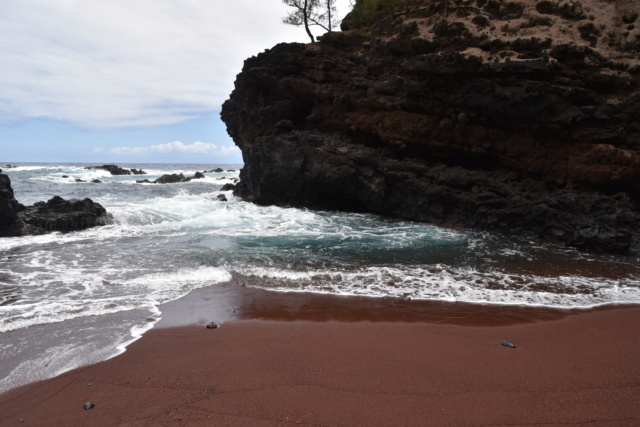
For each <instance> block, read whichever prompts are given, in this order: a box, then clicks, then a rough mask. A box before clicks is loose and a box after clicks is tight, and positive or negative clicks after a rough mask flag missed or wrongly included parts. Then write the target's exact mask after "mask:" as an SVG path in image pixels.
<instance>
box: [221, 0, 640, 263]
mask: <svg viewBox="0 0 640 427" xmlns="http://www.w3.org/2000/svg"><path fill="white" fill-rule="evenodd" d="M403 3H404V4H405V5H406V6H407V7H406V8H404V7H403V8H401V9H397V10H392V11H387V12H385V11H384V10H382V9H381V11H380V12H379V15H378V17H377V18H376V20H375V21H374V22H373V24H372V25H371V26H370V27H367V28H354V27H353V25H354V23H353V21H351V22H350V23H349V25H348V28H351V31H349V32H343V33H332V34H328V35H325V36H323V37H322V38H321V42H320V43H314V44H312V45H304V44H297V43H293V44H279V45H277V46H275V47H274V48H272V49H270V50H268V51H265V52H264V53H261V54H260V55H258V56H256V57H252V58H249V59H247V60H246V61H245V64H244V68H243V70H242V72H241V73H240V74H239V75H238V76H237V79H236V82H235V89H234V91H233V92H232V94H231V96H230V98H229V100H227V101H226V102H225V103H224V105H223V108H222V113H221V117H222V119H223V121H224V122H225V123H226V125H227V130H228V132H229V134H230V135H231V136H232V138H233V140H234V142H235V143H236V144H237V145H238V147H239V148H240V149H241V150H242V153H243V159H244V163H245V166H244V167H243V169H242V170H241V172H240V182H239V184H238V185H237V186H236V188H235V190H234V194H235V195H237V196H240V197H242V198H244V199H245V200H249V201H253V202H255V203H258V204H276V205H290V206H305V207H310V208H317V209H340V210H347V211H367V212H374V213H380V214H385V215H391V216H395V217H402V218H408V219H412V220H418V221H427V222H432V223H436V224H441V225H447V226H464V227H474V228H482V229H490V230H497V231H501V232H506V233H518V234H526V235H529V236H536V237H539V238H542V239H547V240H554V241H558V242H561V243H563V244H566V245H570V246H575V247H578V248H581V249H586V250H601V251H608V252H615V253H636V254H637V253H640V215H639V212H640V122H639V121H638V119H637V117H638V111H640V74H638V73H633V72H630V71H633V70H635V69H640V65H639V64H640V60H639V59H638V58H637V51H638V49H637V46H636V45H633V46H631V45H630V44H629V43H630V42H629V40H631V39H629V37H627V36H628V35H627V36H625V35H624V34H623V33H622V31H623V29H620V25H618V24H616V23H617V22H622V20H623V13H624V10H622V9H620V10H618V9H617V8H618V7H622V6H624V4H623V3H624V2H622V3H620V6H618V5H617V4H614V3H606V4H605V3H602V2H599V3H597V2H594V1H582V2H580V3H565V2H560V3H559V4H558V3H557V2H547V1H540V2H537V6H536V3H534V2H524V3H517V4H515V3H514V4H511V3H508V2H502V1H498V0H494V1H492V2H485V4H486V6H485V7H484V9H482V13H485V14H487V16H490V17H491V21H492V23H493V20H499V21H500V24H499V25H498V24H496V26H495V27H493V26H492V27H491V28H489V27H483V26H482V25H477V24H476V23H474V22H473V19H475V17H476V16H478V14H479V13H480V9H477V10H476V9H475V8H474V7H469V6H468V5H466V4H467V3H469V2H466V3H464V2H458V3H457V4H458V6H456V5H454V4H453V3H452V2H449V3H448V6H447V16H448V17H449V19H445V17H444V15H443V14H442V13H443V12H442V10H441V8H439V7H436V6H435V3H433V2H429V1H426V0H423V1H418V0H415V1H405V2H403ZM436 3H439V2H436ZM471 3H473V2H471ZM596 3H597V4H596ZM489 4H490V5H491V7H489ZM509 5H510V6H509ZM514 5H515V6H514ZM516 6H517V7H516ZM596 6H597V8H600V7H602V8H605V9H606V12H607V13H598V10H599V9H597V8H596ZM536 8H537V10H536ZM541 14H554V15H555V16H554V19H552V20H550V21H545V23H544V25H541V24H538V22H539V20H540V19H542V18H544V19H546V18H545V16H546V15H541ZM590 16H593V18H589V20H588V22H587V21H585V20H586V19H587V17H590ZM452 17H455V19H453V18H452ZM605 19H607V20H606V21H605ZM575 21H578V22H575ZM585 22H586V23H585ZM413 23H416V24H415V25H413ZM581 23H584V24H581ZM453 24H455V25H453ZM601 28H607V30H606V31H602V33H603V34H601V33H600V29H601ZM407 29H410V30H411V31H410V32H408V30H407ZM534 31H535V32H534ZM634 31H635V32H634V33H633V35H634V37H635V34H636V32H638V30H634ZM604 33H606V35H605V34H604ZM365 34H366V35H365ZM639 34H640V33H639ZM638 37H639V39H640V35H639V36H638ZM605 38H606V43H604V42H603V40H604V39H605ZM625 40H627V41H626V42H625ZM623 63H624V64H623ZM628 70H629V71H628Z"/></svg>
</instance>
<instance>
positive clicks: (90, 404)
mask: <svg viewBox="0 0 640 427" xmlns="http://www.w3.org/2000/svg"><path fill="white" fill-rule="evenodd" d="M94 406H95V405H94V404H93V403H91V402H87V403H85V404H84V409H85V411H87V410H89V409H91V408H93V407H94Z"/></svg>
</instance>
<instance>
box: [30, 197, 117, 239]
mask: <svg viewBox="0 0 640 427" xmlns="http://www.w3.org/2000/svg"><path fill="white" fill-rule="evenodd" d="M20 220H21V221H23V222H24V223H25V225H24V227H23V229H24V231H23V233H22V234H43V233H49V232H53V231H60V232H63V233H67V232H70V231H78V230H84V229H87V228H92V227H96V226H99V225H106V224H109V223H110V222H111V217H110V215H109V214H107V211H106V209H105V208H104V207H102V205H100V204H99V203H96V202H94V201H92V200H91V199H84V200H78V199H70V200H65V199H63V198H61V197H59V196H54V197H53V198H51V199H49V201H47V202H46V203H45V202H38V203H35V204H34V205H33V206H28V207H26V208H25V209H24V210H23V211H22V212H21V213H20Z"/></svg>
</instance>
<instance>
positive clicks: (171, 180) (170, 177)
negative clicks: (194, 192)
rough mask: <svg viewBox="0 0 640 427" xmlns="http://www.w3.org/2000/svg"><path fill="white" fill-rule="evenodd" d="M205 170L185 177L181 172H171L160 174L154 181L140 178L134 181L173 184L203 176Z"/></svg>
mask: <svg viewBox="0 0 640 427" xmlns="http://www.w3.org/2000/svg"><path fill="white" fill-rule="evenodd" d="M205 172H206V171H205ZM205 172H196V173H195V174H193V176H189V177H185V176H184V175H183V174H181V173H172V174H166V175H162V176H161V177H160V178H158V179H156V180H154V181H149V180H148V179H140V180H137V181H136V182H137V183H138V184H175V183H178V182H189V181H191V180H194V179H202V178H204V174H205Z"/></svg>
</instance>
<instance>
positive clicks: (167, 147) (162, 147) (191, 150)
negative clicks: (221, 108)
mask: <svg viewBox="0 0 640 427" xmlns="http://www.w3.org/2000/svg"><path fill="white" fill-rule="evenodd" d="M239 152H240V150H239V149H238V147H235V146H224V145H216V144H211V143H207V142H201V141H196V142H194V143H193V144H185V143H183V142H181V141H173V142H169V143H166V144H158V145H151V146H149V147H115V148H112V149H111V150H109V154H114V155H116V156H145V157H149V156H152V155H157V154H172V153H174V154H177V155H185V156H191V155H201V154H206V155H215V156H219V157H228V156H231V155H236V154H238V153H239Z"/></svg>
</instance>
